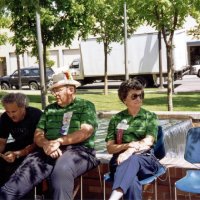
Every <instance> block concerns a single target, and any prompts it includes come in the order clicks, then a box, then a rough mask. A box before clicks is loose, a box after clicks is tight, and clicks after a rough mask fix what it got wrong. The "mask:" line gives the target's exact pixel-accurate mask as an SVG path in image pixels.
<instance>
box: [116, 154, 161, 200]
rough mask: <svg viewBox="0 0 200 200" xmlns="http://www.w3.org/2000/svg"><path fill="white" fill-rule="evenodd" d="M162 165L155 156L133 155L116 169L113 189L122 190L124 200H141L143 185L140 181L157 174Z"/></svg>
mask: <svg viewBox="0 0 200 200" xmlns="http://www.w3.org/2000/svg"><path fill="white" fill-rule="evenodd" d="M160 165H161V164H160V163H159V162H158V160H157V159H156V158H155V156H154V155H153V154H133V155H132V156H131V157H130V158H128V159H127V160H125V161H124V162H122V163H121V164H120V165H118V166H117V167H116V171H115V173H114V183H113V188H112V189H113V190H115V189H117V188H121V189H122V190H123V193H124V199H129V200H141V199H142V185H141V184H140V183H139V180H142V179H144V178H147V177H149V176H151V175H152V174H154V173H156V172H157V170H158V168H159V166H160Z"/></svg>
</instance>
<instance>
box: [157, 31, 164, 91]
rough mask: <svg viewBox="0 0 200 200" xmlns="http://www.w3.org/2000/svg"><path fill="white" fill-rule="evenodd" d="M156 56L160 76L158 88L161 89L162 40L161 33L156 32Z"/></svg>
mask: <svg viewBox="0 0 200 200" xmlns="http://www.w3.org/2000/svg"><path fill="white" fill-rule="evenodd" d="M158 54H159V76H160V88H161V89H162V88H164V87H163V71H162V40H161V31H159V32H158Z"/></svg>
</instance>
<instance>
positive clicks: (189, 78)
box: [10, 75, 200, 94]
mask: <svg viewBox="0 0 200 200" xmlns="http://www.w3.org/2000/svg"><path fill="white" fill-rule="evenodd" d="M120 84H121V81H109V82H108V88H109V89H118V88H119V85H120ZM163 85H164V89H162V90H164V91H165V90H166V87H167V83H166V82H164V84H163ZM103 88H104V82H96V83H92V84H87V85H84V86H81V87H79V88H78V89H81V90H88V89H103ZM174 88H175V89H174V90H175V92H191V91H194V92H200V78H198V77H197V76H196V75H185V76H184V77H183V79H182V80H177V81H174ZM10 92H23V93H25V94H41V91H40V90H37V91H32V90H29V89H28V88H27V87H26V88H23V90H21V91H20V90H10Z"/></svg>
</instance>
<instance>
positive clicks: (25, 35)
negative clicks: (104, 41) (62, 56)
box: [7, 0, 94, 60]
mask: <svg viewBox="0 0 200 200" xmlns="http://www.w3.org/2000/svg"><path fill="white" fill-rule="evenodd" d="M7 4H8V8H9V10H10V12H11V17H12V20H13V23H12V25H11V31H13V32H14V34H15V35H14V37H13V40H12V43H13V44H14V45H16V47H17V51H18V52H19V53H23V52H25V51H26V50H27V49H28V48H30V47H32V53H33V54H35V55H36V52H37V51H36V50H37V33H36V10H37V11H38V12H39V13H40V18H41V31H42V43H43V47H44V52H45V51H46V49H47V47H49V46H51V45H54V46H57V45H61V44H62V45H66V46H70V45H71V43H72V41H73V39H74V38H75V36H76V35H78V36H79V37H86V35H87V34H88V31H89V27H91V24H92V23H93V22H94V20H93V18H92V14H91V13H92V6H93V5H94V0H68V1H62V0H55V1H54V0H40V1H33V0H32V1H29V0H19V1H9V0H8V2H7ZM44 60H45V56H44Z"/></svg>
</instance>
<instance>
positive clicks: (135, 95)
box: [131, 93, 143, 100]
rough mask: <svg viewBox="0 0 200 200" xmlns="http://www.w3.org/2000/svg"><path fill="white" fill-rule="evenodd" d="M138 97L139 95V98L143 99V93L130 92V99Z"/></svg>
mask: <svg viewBox="0 0 200 200" xmlns="http://www.w3.org/2000/svg"><path fill="white" fill-rule="evenodd" d="M138 97H139V98H140V99H143V94H142V93H140V94H132V95H131V99H132V100H136V99H137V98H138Z"/></svg>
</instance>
